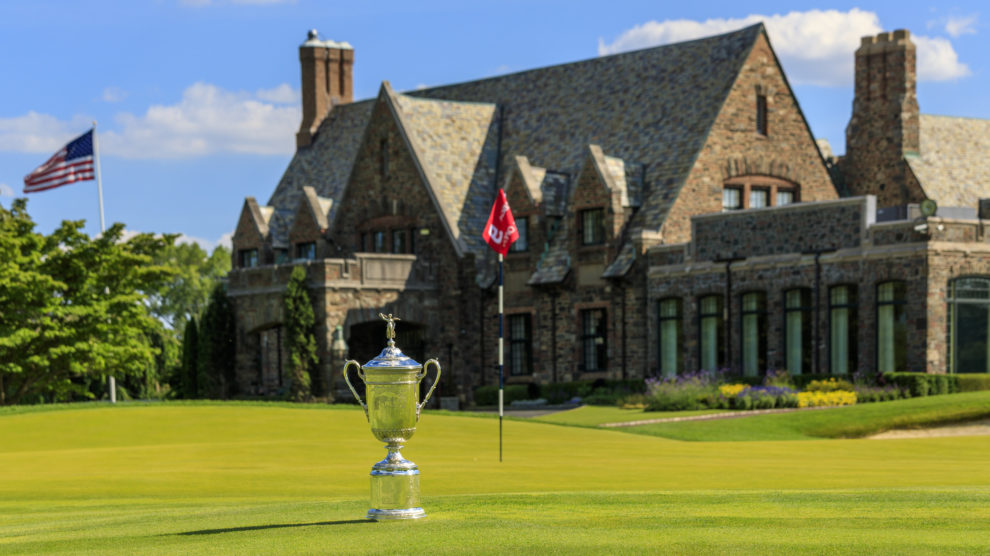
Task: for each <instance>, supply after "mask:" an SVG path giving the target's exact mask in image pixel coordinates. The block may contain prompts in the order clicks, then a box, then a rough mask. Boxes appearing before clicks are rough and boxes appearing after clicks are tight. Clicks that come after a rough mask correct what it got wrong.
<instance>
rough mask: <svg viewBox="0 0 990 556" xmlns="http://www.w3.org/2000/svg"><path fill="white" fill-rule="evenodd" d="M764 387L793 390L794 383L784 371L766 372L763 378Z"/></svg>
mask: <svg viewBox="0 0 990 556" xmlns="http://www.w3.org/2000/svg"><path fill="white" fill-rule="evenodd" d="M763 385H764V386H779V387H781V388H791V389H793V388H794V381H793V380H792V379H791V375H789V374H787V371H784V370H768V371H767V374H766V375H765V376H764V377H763Z"/></svg>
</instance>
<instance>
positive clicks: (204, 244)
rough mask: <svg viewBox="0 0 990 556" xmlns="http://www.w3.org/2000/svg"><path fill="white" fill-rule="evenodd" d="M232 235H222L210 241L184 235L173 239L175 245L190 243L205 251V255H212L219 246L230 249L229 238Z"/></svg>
mask: <svg viewBox="0 0 990 556" xmlns="http://www.w3.org/2000/svg"><path fill="white" fill-rule="evenodd" d="M233 235H234V234H233V233H226V234H222V235H221V236H220V237H219V238H217V239H216V240H214V241H210V240H208V239H203V238H201V237H194V236H187V235H186V234H180V235H179V237H177V238H176V239H175V243H176V244H179V243H190V244H191V243H195V244H197V245H199V246H200V248H202V249H203V251H206V252H207V253H212V252H213V250H214V249H216V248H217V246H219V245H222V246H224V247H226V248H227V249H230V248H231V245H233V244H232V243H231V238H232V237H233Z"/></svg>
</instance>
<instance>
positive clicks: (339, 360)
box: [327, 324, 349, 402]
mask: <svg viewBox="0 0 990 556" xmlns="http://www.w3.org/2000/svg"><path fill="white" fill-rule="evenodd" d="M333 334H334V339H333V342H331V343H330V358H331V360H332V361H331V362H330V370H329V373H328V374H329V375H330V376H329V377H327V400H328V401H329V402H332V401H333V398H334V396H333V392H334V385H333V384H332V379H333V374H334V369H337V368H340V367H341V366H342V365H343V363H344V361H345V360H346V359H347V350H348V349H349V348H348V347H347V341H345V340H344V327H343V326H341V325H339V324H338V325H337V328H336V329H335V330H334V333H333Z"/></svg>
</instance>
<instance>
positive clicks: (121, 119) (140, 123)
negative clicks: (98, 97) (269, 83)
mask: <svg viewBox="0 0 990 556" xmlns="http://www.w3.org/2000/svg"><path fill="white" fill-rule="evenodd" d="M275 90H278V88H276V89H273V90H272V91H275ZM268 92H269V93H271V91H268ZM273 94H274V93H273ZM268 96H269V97H271V96H272V95H271V94H269V95H268ZM300 118H301V112H300V109H299V107H298V106H297V105H291V106H276V105H274V104H273V103H271V102H264V101H263V100H261V99H259V97H258V96H257V95H250V94H248V93H240V92H230V91H226V90H224V89H221V88H219V87H217V86H215V85H210V84H208V83H196V84H194V85H192V86H190V87H188V88H187V89H186V90H185V91H184V92H183V93H182V100H181V101H179V102H178V103H177V104H172V105H155V106H151V107H150V108H148V110H147V111H146V112H145V113H144V114H143V115H141V116H135V115H134V114H130V113H121V114H118V115H117V117H116V123H117V129H115V130H113V131H109V132H106V133H104V134H102V136H101V148H102V149H103V152H105V153H106V154H110V155H117V156H122V157H125V158H185V157H195V156H205V155H211V154H217V153H245V154H262V155H264V154H291V153H292V152H293V151H294V149H295V143H294V141H293V140H292V138H293V135H294V133H295V131H296V128H297V127H298V125H299V120H300Z"/></svg>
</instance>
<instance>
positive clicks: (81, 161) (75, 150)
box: [24, 129, 94, 193]
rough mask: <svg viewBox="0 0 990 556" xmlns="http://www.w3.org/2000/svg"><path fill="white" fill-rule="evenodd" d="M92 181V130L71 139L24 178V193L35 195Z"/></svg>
mask: <svg viewBox="0 0 990 556" xmlns="http://www.w3.org/2000/svg"><path fill="white" fill-rule="evenodd" d="M91 179H94V171H93V130H92V129H91V130H89V131H87V132H86V133H83V134H82V135H80V136H79V137H76V138H75V139H73V140H72V141H71V142H70V143H69V144H68V145H66V146H64V147H62V150H60V151H58V152H57V153H55V155H54V156H52V157H51V158H49V159H48V162H45V163H44V164H42V165H41V166H38V167H37V168H36V169H35V170H34V171H33V172H31V173H30V174H28V175H26V176H24V192H25V193H37V192H38V191H45V190H46V189H52V188H55V187H59V186H62V185H69V184H70V183H75V182H77V181H86V180H91Z"/></svg>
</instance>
